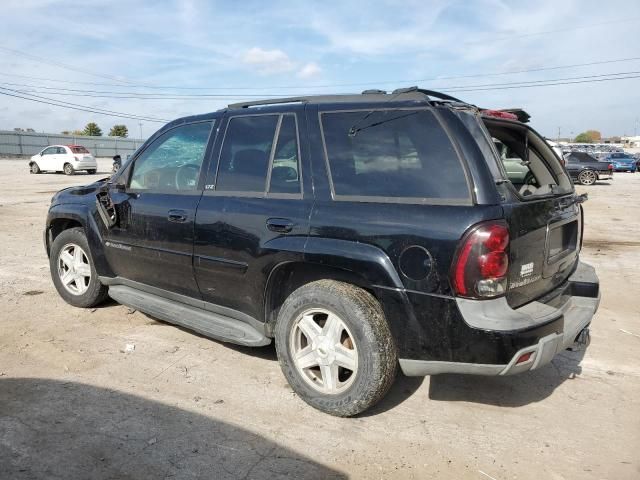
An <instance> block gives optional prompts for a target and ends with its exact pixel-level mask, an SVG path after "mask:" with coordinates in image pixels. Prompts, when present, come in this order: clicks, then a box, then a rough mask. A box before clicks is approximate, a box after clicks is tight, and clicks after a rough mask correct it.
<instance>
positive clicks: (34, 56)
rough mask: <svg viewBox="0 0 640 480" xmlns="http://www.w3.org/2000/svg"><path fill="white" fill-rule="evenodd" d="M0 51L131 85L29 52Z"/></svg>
mask: <svg viewBox="0 0 640 480" xmlns="http://www.w3.org/2000/svg"><path fill="white" fill-rule="evenodd" d="M0 50H4V51H5V52H9V53H12V54H14V55H19V56H21V57H25V58H30V59H32V60H36V61H38V62H40V63H44V64H46V65H52V66H54V67H58V68H64V69H66V70H71V71H72V72H78V73H84V74H85V75H91V76H93V77H99V78H106V79H109V80H113V81H116V82H120V83H126V84H130V83H131V82H129V81H127V80H122V79H120V78H118V77H116V76H113V75H108V74H106V73H95V72H90V71H88V70H83V69H81V68H78V67H76V66H73V65H68V64H66V63H62V62H59V61H55V60H51V59H48V58H44V57H40V56H38V55H33V54H32V53H27V52H22V51H20V50H15V49H13V48H7V47H2V46H0Z"/></svg>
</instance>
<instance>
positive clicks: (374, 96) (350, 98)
mask: <svg viewBox="0 0 640 480" xmlns="http://www.w3.org/2000/svg"><path fill="white" fill-rule="evenodd" d="M434 99H437V100H440V101H445V102H455V103H460V104H465V102H463V101H461V100H458V99H457V98H454V97H451V96H450V95H447V94H445V93H440V92H436V91H433V90H425V89H421V88H418V87H408V88H399V89H397V90H394V91H392V92H386V91H384V90H375V89H371V90H365V91H363V92H362V93H357V94H343V95H303V96H298V97H286V98H266V99H262V100H253V101H250V102H240V103H232V104H230V105H229V108H230V109H238V108H249V107H257V106H266V105H281V104H286V103H312V104H322V103H372V102H391V101H398V102H402V101H414V102H415V101H422V102H431V101H432V100H434Z"/></svg>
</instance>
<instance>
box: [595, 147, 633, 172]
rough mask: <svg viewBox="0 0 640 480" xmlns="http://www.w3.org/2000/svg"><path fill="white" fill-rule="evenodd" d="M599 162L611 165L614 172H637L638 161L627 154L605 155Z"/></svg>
mask: <svg viewBox="0 0 640 480" xmlns="http://www.w3.org/2000/svg"><path fill="white" fill-rule="evenodd" d="M600 161H601V162H608V163H611V164H613V169H614V170H615V171H616V172H631V173H634V172H636V171H637V170H638V166H637V162H638V160H637V159H636V158H634V156H633V155H629V154H628V153H622V152H615V153H611V154H609V155H607V156H606V157H604V158H602V159H601V160H600Z"/></svg>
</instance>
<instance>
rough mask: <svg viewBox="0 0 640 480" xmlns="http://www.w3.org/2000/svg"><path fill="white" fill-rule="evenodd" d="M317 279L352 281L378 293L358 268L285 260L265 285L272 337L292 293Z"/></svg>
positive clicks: (267, 321) (268, 330) (266, 316)
mask: <svg viewBox="0 0 640 480" xmlns="http://www.w3.org/2000/svg"><path fill="white" fill-rule="evenodd" d="M317 280H337V281H341V282H345V283H350V284H352V285H355V286H357V287H360V288H362V289H364V290H366V291H368V292H369V293H371V294H372V295H373V296H374V297H375V296H376V294H375V289H374V286H373V284H372V283H371V282H370V281H368V280H367V279H366V278H365V277H364V276H362V275H360V274H358V273H356V272H354V271H351V270H346V269H343V268H339V267H336V266H331V265H322V264H318V263H310V262H305V261H297V262H295V261H292V262H286V263H281V264H279V265H277V266H276V267H275V268H274V269H273V270H272V271H271V273H270V274H269V277H268V279H267V284H266V286H265V293H264V320H265V331H266V333H267V335H268V336H271V337H272V336H273V332H274V329H275V324H276V320H277V318H278V313H279V312H280V308H281V307H282V305H283V304H284V302H285V300H286V299H287V298H288V297H289V295H291V294H292V293H293V292H294V291H295V290H297V289H298V288H300V287H302V286H303V285H306V284H308V283H311V282H315V281H317Z"/></svg>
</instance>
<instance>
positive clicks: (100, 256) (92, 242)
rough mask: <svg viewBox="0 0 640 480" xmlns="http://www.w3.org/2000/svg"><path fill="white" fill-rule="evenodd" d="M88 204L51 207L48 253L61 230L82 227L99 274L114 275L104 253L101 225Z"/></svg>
mask: <svg viewBox="0 0 640 480" xmlns="http://www.w3.org/2000/svg"><path fill="white" fill-rule="evenodd" d="M94 215H95V212H92V211H91V210H90V208H89V207H88V206H87V205H83V204H60V205H55V206H53V207H51V208H50V209H49V215H48V216H47V223H46V227H45V234H44V241H45V248H46V251H47V255H50V253H51V245H52V244H53V241H54V240H55V238H56V237H57V236H58V235H60V233H61V232H63V231H65V230H68V229H69V228H82V229H83V231H84V234H85V235H86V237H87V242H88V244H89V249H90V250H91V256H92V258H93V262H94V265H95V267H96V270H97V272H98V274H99V275H103V276H113V272H112V270H111V267H110V266H109V264H108V262H107V259H106V257H105V255H104V242H103V238H102V234H101V232H100V228H99V225H98V223H97V221H96V219H95V217H94Z"/></svg>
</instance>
